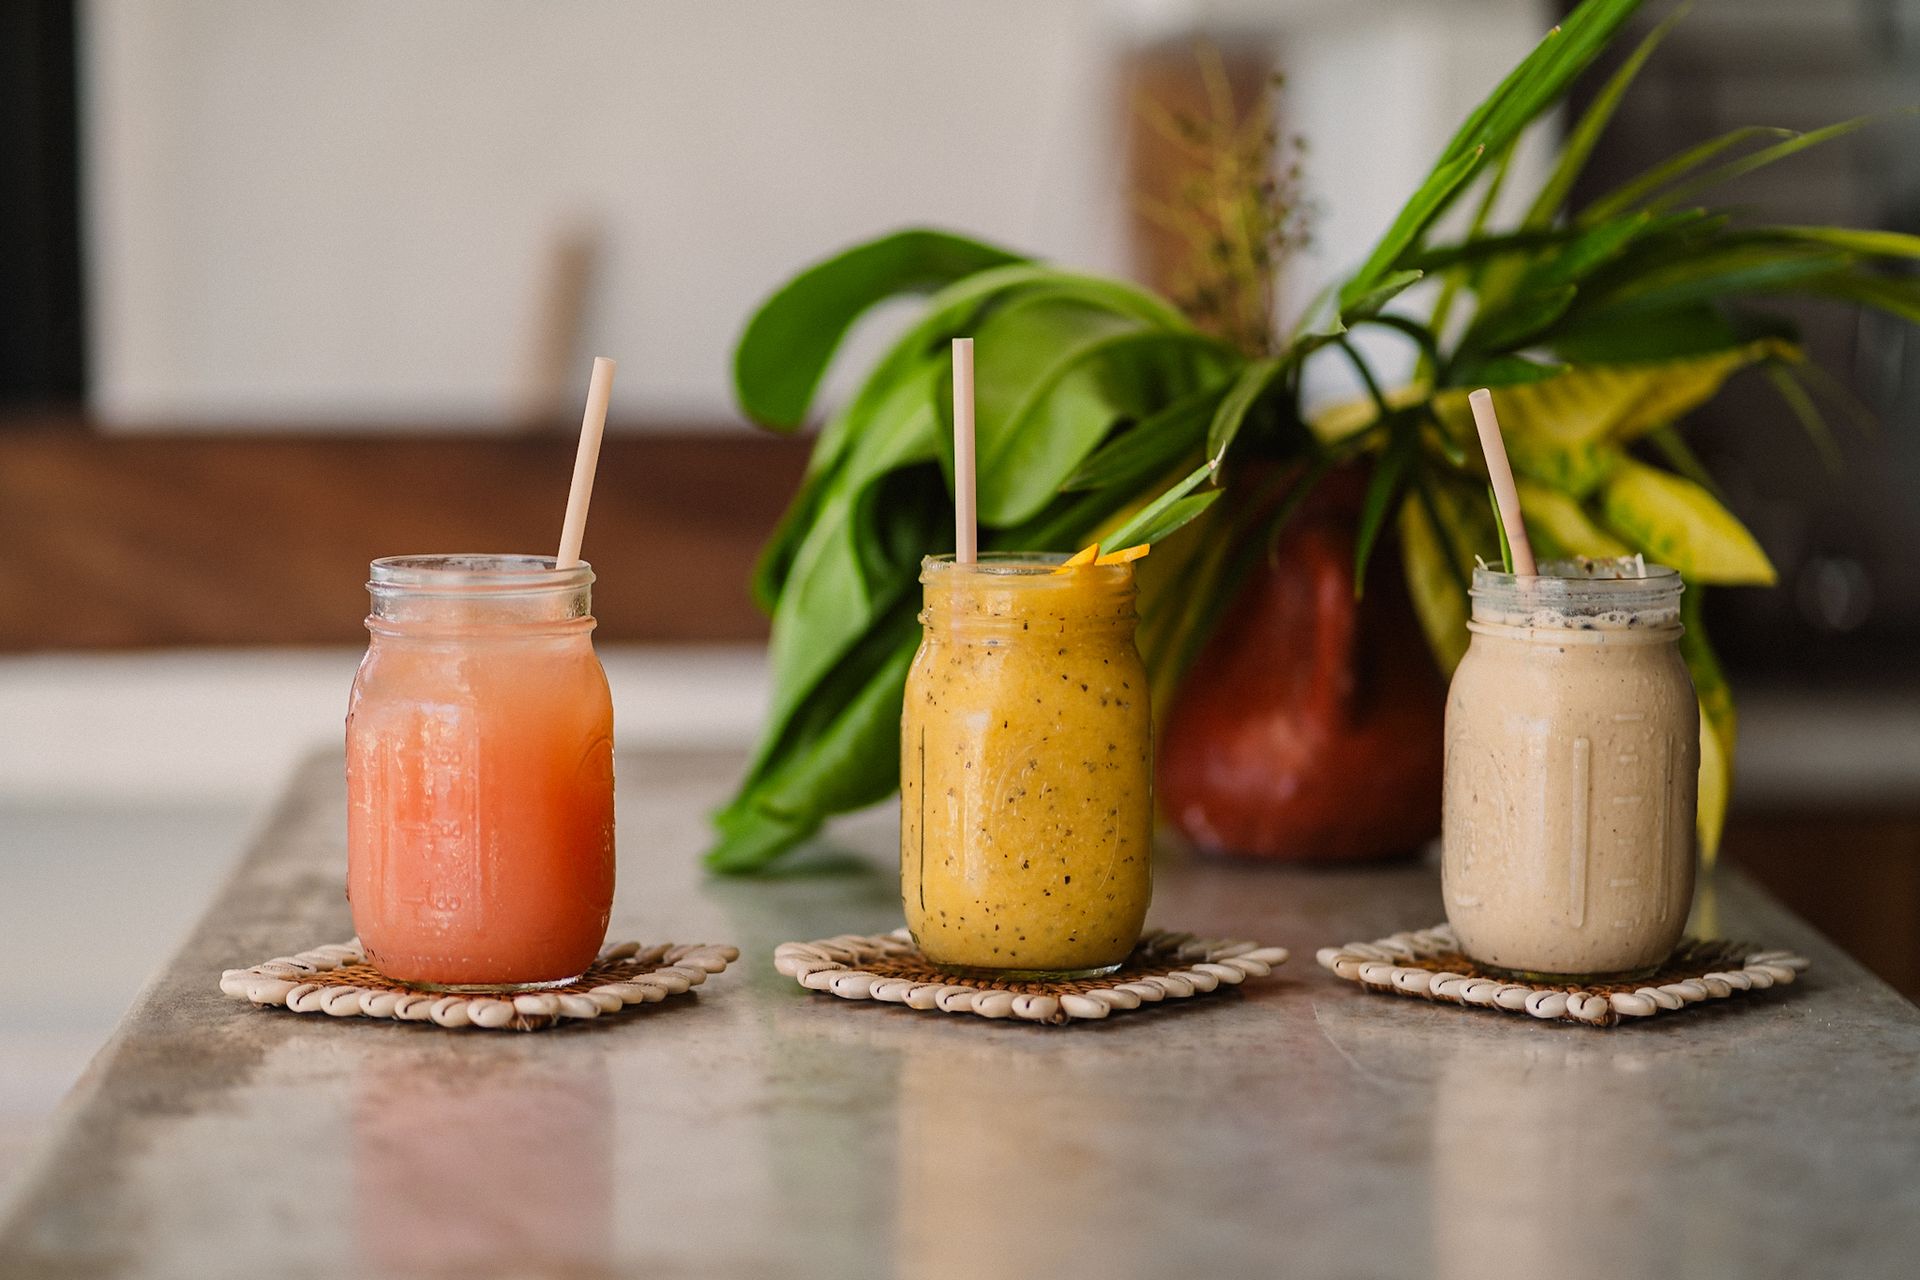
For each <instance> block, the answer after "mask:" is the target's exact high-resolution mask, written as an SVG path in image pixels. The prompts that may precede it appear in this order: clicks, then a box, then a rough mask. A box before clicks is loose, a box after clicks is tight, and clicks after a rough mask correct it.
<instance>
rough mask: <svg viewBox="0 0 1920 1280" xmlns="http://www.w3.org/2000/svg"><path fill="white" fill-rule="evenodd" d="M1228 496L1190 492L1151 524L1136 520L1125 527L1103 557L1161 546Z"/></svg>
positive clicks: (1114, 536) (1214, 491)
mask: <svg viewBox="0 0 1920 1280" xmlns="http://www.w3.org/2000/svg"><path fill="white" fill-rule="evenodd" d="M1225 494H1226V490H1224V489H1209V490H1207V491H1206V492H1205V493H1190V494H1188V495H1187V496H1186V497H1184V498H1181V499H1180V500H1179V501H1177V502H1172V503H1169V504H1168V505H1167V506H1166V507H1165V508H1163V509H1162V510H1161V511H1160V512H1159V513H1158V514H1156V515H1155V516H1154V518H1153V519H1152V521H1151V522H1147V521H1141V520H1137V519H1136V520H1135V521H1132V522H1130V523H1128V524H1126V525H1123V526H1122V527H1121V528H1120V529H1119V530H1118V531H1117V532H1115V533H1113V534H1111V535H1110V536H1108V537H1107V538H1106V539H1105V540H1104V541H1102V542H1101V544H1100V550H1101V554H1103V555H1104V554H1107V553H1108V552H1113V551H1119V550H1121V549H1122V548H1125V547H1135V546H1139V545H1140V544H1141V543H1143V542H1147V543H1161V542H1165V541H1166V540H1167V539H1168V538H1170V537H1172V536H1173V535H1174V534H1176V533H1178V532H1179V531H1180V530H1181V529H1183V528H1185V527H1186V526H1187V525H1188V524H1190V523H1191V522H1193V521H1194V520H1197V519H1199V518H1200V516H1201V515H1203V514H1204V513H1205V512H1206V510H1207V508H1208V507H1211V506H1212V505H1213V504H1214V503H1216V502H1218V501H1219V500H1220V499H1221V498H1222V497H1224V496H1225Z"/></svg>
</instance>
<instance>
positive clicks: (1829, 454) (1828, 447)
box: [1760, 360, 1846, 476]
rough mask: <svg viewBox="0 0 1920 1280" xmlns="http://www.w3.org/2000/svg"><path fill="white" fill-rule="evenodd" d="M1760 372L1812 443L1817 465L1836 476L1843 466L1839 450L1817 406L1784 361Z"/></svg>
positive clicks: (1770, 363)
mask: <svg viewBox="0 0 1920 1280" xmlns="http://www.w3.org/2000/svg"><path fill="white" fill-rule="evenodd" d="M1760 371H1761V372H1762V373H1764V374H1765V375H1766V376H1767V381H1769V382H1771V383H1772V384H1773V389H1774V390H1775V391H1777V392H1778V393H1779V394H1780V399H1781V400H1783V401H1785V402H1786V406H1787V409H1788V411H1789V412H1790V413H1792V414H1793V416H1794V418H1795V419H1796V420H1797V421H1798V422H1799V423H1800V429H1801V430H1803V431H1805V432H1806V433H1807V439H1809V440H1811V441H1812V442H1813V447H1814V449H1815V450H1817V451H1818V452H1819V454H1820V461H1821V462H1822V463H1823V464H1825V466H1826V468H1827V474H1829V475H1835V476H1837V475H1839V474H1840V473H1841V471H1842V470H1844V469H1845V465H1846V464H1845V460H1844V459H1843V458H1842V457H1841V454H1840V446H1839V444H1838V443H1837V442H1836V441H1835V440H1834V438H1833V430H1832V428H1830V427H1828V426H1827V419H1826V416H1825V415H1824V414H1822V413H1821V412H1820V406H1819V405H1818V404H1815V403H1814V399H1813V397H1812V396H1811V395H1809V394H1807V389H1806V388H1805V387H1803V386H1801V385H1800V381H1799V379H1797V378H1795V377H1794V376H1793V369H1792V367H1791V366H1789V365H1788V364H1786V363H1785V362H1784V361H1778V360H1774V361H1769V362H1767V363H1766V364H1764V365H1762V366H1761V369H1760Z"/></svg>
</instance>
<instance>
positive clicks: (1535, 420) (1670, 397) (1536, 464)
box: [1433, 338, 1798, 497]
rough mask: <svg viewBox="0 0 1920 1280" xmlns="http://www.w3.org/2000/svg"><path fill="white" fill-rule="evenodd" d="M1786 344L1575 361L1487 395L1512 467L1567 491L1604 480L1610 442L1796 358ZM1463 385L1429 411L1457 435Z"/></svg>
mask: <svg viewBox="0 0 1920 1280" xmlns="http://www.w3.org/2000/svg"><path fill="white" fill-rule="evenodd" d="M1797 356H1798V349H1797V348H1795V347H1793V346H1792V345H1791V344H1789V343H1785V342H1781V341H1779V340H1777V339H1773V338H1766V339H1762V340H1760V341H1758V342H1750V343H1747V344H1746V345H1745V346H1740V347H1732V348H1729V349H1728V350H1725V351H1715V352H1710V353H1708V354H1706V355H1699V356H1686V357H1684V358H1682V359H1678V360H1658V361H1651V362H1648V363H1644V364H1612V365H1583V366H1580V367H1578V368H1575V369H1570V370H1568V371H1567V372H1566V373H1563V374H1560V375H1558V376H1556V377H1552V378H1542V379H1541V380H1540V381H1538V382H1528V383H1522V384H1519V385H1516V386H1511V387H1503V388H1501V389H1500V390H1499V391H1498V392H1497V393H1496V394H1495V397H1494V399H1495V402H1496V405H1497V407H1498V408H1499V411H1500V430H1501V434H1503V435H1504V436H1505V437H1506V442H1507V453H1508V455H1509V456H1510V457H1511V458H1512V459H1513V465H1514V468H1515V469H1516V470H1517V471H1519V472H1520V473H1521V474H1523V475H1527V476H1531V477H1533V478H1534V479H1536V480H1539V481H1541V482H1543V483H1545V484H1549V485H1552V486H1553V487H1554V488H1556V489H1561V490H1564V491H1566V492H1568V493H1571V494H1573V495H1574V496H1575V497H1585V496H1586V495H1587V494H1588V493H1590V492H1592V491H1593V489H1594V488H1595V487H1596V486H1598V485H1599V484H1600V482H1601V481H1602V480H1603V479H1605V477H1606V475H1607V472H1608V471H1609V470H1610V469H1611V467H1612V465H1613V462H1614V460H1615V458H1616V457H1617V456H1618V453H1617V449H1618V446H1620V445H1622V444H1625V443H1626V442H1628V441H1630V440H1633V439H1636V438H1638V437H1639V436H1642V435H1645V434H1646V433H1647V432H1649V431H1651V430H1653V429H1654V428H1656V427H1660V426H1664V425H1665V424H1667V423H1669V422H1672V421H1673V420H1674V419H1676V418H1678V417H1680V416H1681V415H1682V414H1684V413H1686V412H1687V411H1688V410H1690V409H1693V408H1695V407H1696V406H1698V405H1700V404H1702V403H1704V402H1705V401H1707V400H1709V399H1711V398H1712V397H1713V395H1714V393H1715V392H1717V391H1719V390H1720V385H1721V384H1722V383H1724V382H1725V381H1726V380H1727V378H1728V377H1729V376H1730V375H1732V374H1733V373H1735V372H1736V371H1738V370H1740V369H1742V368H1744V367H1746V366H1747V365H1750V364H1753V363H1755V362H1757V361H1759V360H1763V359H1768V358H1780V359H1792V358H1797ZM1467 391H1468V389H1467V388H1464V387H1462V388H1453V389H1450V390H1447V391H1442V392H1439V393H1437V394H1436V395H1435V396H1434V398H1433V406H1434V410H1435V411H1436V412H1437V413H1438V414H1439V415H1440V418H1441V420H1442V421H1443V422H1445V423H1446V424H1447V426H1448V428H1449V429H1450V430H1452V431H1453V432H1455V433H1456V434H1457V435H1459V436H1460V438H1463V439H1469V440H1470V439H1472V437H1473V412H1472V410H1471V409H1469V408H1468V407H1467Z"/></svg>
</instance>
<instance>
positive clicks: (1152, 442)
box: [1061, 385, 1226, 493]
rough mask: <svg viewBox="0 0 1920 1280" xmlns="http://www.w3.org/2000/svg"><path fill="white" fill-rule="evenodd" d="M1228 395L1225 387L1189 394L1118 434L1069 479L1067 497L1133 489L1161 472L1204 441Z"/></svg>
mask: <svg viewBox="0 0 1920 1280" xmlns="http://www.w3.org/2000/svg"><path fill="white" fill-rule="evenodd" d="M1225 395H1226V387H1225V386H1224V385H1213V386H1205V387H1200V388H1198V389H1196V390H1193V391H1189V392H1188V393H1187V394H1185V395H1183V396H1181V397H1180V398H1179V399H1177V400H1175V401H1174V402H1173V403H1172V404H1170V405H1168V406H1167V407H1166V408H1164V409H1162V410H1161V411H1160V412H1158V413H1156V414H1152V415H1150V416H1149V417H1146V418H1143V419H1141V420H1140V421H1138V422H1136V423H1134V424H1133V425H1131V426H1129V427H1127V428H1126V429H1125V430H1123V431H1120V432H1118V433H1117V434H1115V435H1114V436H1113V437H1112V438H1111V439H1109V440H1107V441H1106V442H1105V443H1103V444H1102V445H1101V446H1100V447H1099V448H1098V449H1096V450H1094V451H1093V453H1091V454H1089V455H1088V456H1087V459H1086V461H1084V462H1082V463H1081V464H1080V466H1079V468H1078V469H1077V470H1076V471H1075V472H1074V473H1073V474H1072V475H1070V476H1068V477H1067V481H1066V483H1065V484H1063V485H1062V486H1061V489H1062V490H1063V491H1065V492H1068V493H1074V492H1085V491H1087V490H1090V489H1105V488H1109V487H1112V488H1132V487H1134V486H1137V485H1141V484H1144V483H1146V482H1147V481H1149V480H1151V479H1152V478H1153V477H1154V476H1157V475H1161V474H1163V473H1165V472H1166V471H1167V470H1168V469H1169V468H1170V467H1172V466H1173V465H1174V464H1175V463H1176V462H1178V461H1179V460H1180V459H1181V458H1182V457H1184V456H1186V455H1188V454H1190V453H1193V452H1195V451H1196V450H1198V449H1200V448H1201V447H1202V446H1203V445H1205V444H1206V442H1207V425H1208V424H1209V423H1211V422H1212V421H1213V413H1214V410H1215V409H1216V408H1218V407H1219V404H1220V401H1221V399H1222V397H1224V396H1225Z"/></svg>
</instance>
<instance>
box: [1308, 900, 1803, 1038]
mask: <svg viewBox="0 0 1920 1280" xmlns="http://www.w3.org/2000/svg"><path fill="white" fill-rule="evenodd" d="M1316 959H1318V960H1319V961H1320V964H1321V967H1323V968H1326V969H1331V970H1332V971H1333V972H1334V974H1335V975H1336V976H1338V977H1341V978H1345V979H1346V980H1347V981H1349V982H1357V983H1359V984H1360V985H1361V986H1363V987H1365V988H1367V990H1369V991H1380V992H1385V993H1387V994H1390V995H1396V996H1411V997H1414V998H1416V999H1422V1000H1432V1001H1436V1002H1438V1003H1441V1004H1457V1005H1462V1006H1465V1007H1470V1008H1481V1009H1494V1010H1497V1011H1499V1012H1502V1013H1519V1014H1527V1015H1530V1016H1532V1017H1535V1018H1538V1019H1540V1020H1541V1021H1543V1022H1552V1021H1559V1022H1578V1023H1581V1024H1584V1025H1586V1026H1590V1027H1611V1026H1615V1025H1616V1024H1618V1023H1619V1022H1620V1020H1621V1019H1622V1018H1650V1017H1653V1016H1654V1015H1655V1014H1660V1013H1673V1012H1675V1011H1677V1010H1680V1009H1684V1008H1686V1007H1687V1006H1688V1005H1693V1004H1699V1003H1700V1002H1702V1001H1705V1000H1725V999H1728V998H1730V997H1733V996H1737V995H1742V994H1744V993H1746V992H1750V991H1764V990H1766V989H1767V988H1769V987H1775V986H1785V985H1787V984H1788V983H1790V982H1792V981H1793V980H1794V978H1795V976H1797V975H1798V974H1799V973H1800V972H1801V971H1802V970H1804V969H1805V968H1806V967H1807V963H1808V962H1807V960H1806V958H1805V957H1804V956H1799V955H1796V954H1794V953H1793V952H1791V951H1779V950H1775V951H1763V950H1760V949H1758V948H1756V947H1750V946H1747V945H1746V944H1744V943H1739V942H1727V941H1724V940H1721V939H1699V938H1687V939H1685V940H1683V941H1682V942H1681V943H1680V945H1679V946H1678V947H1677V948H1675V950H1674V953H1673V955H1672V956H1670V957H1669V958H1668V960H1667V962H1666V963H1665V964H1663V965H1661V966H1660V969H1659V971H1658V972H1656V973H1654V974H1652V975H1650V976H1648V977H1647V978H1644V979H1642V980H1640V981H1637V982H1611V983H1608V982H1596V983H1587V984H1584V985H1575V984H1558V983H1550V982H1524V981H1523V982H1516V981H1514V980H1512V979H1510V978H1506V977H1502V976H1494V975H1491V974H1489V973H1488V972H1487V971H1485V970H1484V969H1482V968H1481V967H1480V966H1479V965H1477V964H1476V963H1475V962H1474V961H1472V960H1469V959H1468V958H1467V957H1466V956H1465V955H1463V954H1461V951H1460V944H1459V942H1458V941H1457V940H1456V939H1455V938H1454V936H1453V929H1452V927H1451V926H1449V925H1444V924H1442V925H1436V926H1434V927H1433V928H1431V929H1417V930H1412V931H1409V932H1407V933H1396V934H1394V935H1392V936H1391V937H1387V938H1381V939H1380V940H1379V941H1378V942H1349V943H1348V944H1347V945H1346V946H1344V947H1324V948H1322V949H1321V950H1320V952H1319V953H1318V955H1317V956H1316Z"/></svg>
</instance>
